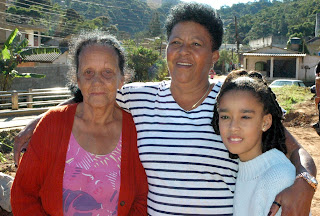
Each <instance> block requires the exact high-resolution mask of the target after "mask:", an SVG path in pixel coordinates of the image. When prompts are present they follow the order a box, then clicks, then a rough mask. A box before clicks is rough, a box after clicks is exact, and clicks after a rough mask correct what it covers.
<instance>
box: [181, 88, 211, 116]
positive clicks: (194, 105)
mask: <svg viewBox="0 0 320 216" xmlns="http://www.w3.org/2000/svg"><path fill="white" fill-rule="evenodd" d="M210 86H211V84H210V83H209V86H208V89H207V91H206V92H205V93H204V95H202V97H201V98H200V99H199V100H198V101H197V102H196V103H195V104H193V106H192V107H191V109H189V110H187V111H190V110H192V109H194V108H195V107H196V106H197V105H198V104H199V102H200V101H201V100H202V99H203V98H204V96H206V94H207V93H208V91H209V89H210Z"/></svg>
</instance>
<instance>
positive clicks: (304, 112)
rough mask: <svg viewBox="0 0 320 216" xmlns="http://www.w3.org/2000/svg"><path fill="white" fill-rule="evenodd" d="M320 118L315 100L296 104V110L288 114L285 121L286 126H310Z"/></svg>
mask: <svg viewBox="0 0 320 216" xmlns="http://www.w3.org/2000/svg"><path fill="white" fill-rule="evenodd" d="M318 120H319V114H318V112H317V109H316V105H315V103H314V101H313V100H310V101H306V102H304V103H300V104H297V105H295V106H294V111H293V112H290V113H288V114H286V116H285V119H284V121H283V125H284V126H285V127H304V128H309V127H311V125H312V124H314V123H316V122H317V121H318Z"/></svg>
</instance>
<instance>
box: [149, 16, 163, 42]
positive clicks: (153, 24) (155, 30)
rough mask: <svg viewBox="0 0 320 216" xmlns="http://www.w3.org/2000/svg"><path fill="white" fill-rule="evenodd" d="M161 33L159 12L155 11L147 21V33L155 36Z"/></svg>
mask: <svg viewBox="0 0 320 216" xmlns="http://www.w3.org/2000/svg"><path fill="white" fill-rule="evenodd" d="M160 34H161V23H160V18H159V13H158V12H155V13H153V15H152V19H151V21H150V23H149V35H150V36H151V37H157V36H159V35H160Z"/></svg>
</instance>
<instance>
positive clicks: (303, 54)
mask: <svg viewBox="0 0 320 216" xmlns="http://www.w3.org/2000/svg"><path fill="white" fill-rule="evenodd" d="M243 55H244V56H270V57H272V56H274V57H299V56H306V54H305V53H302V54H295V53H243Z"/></svg>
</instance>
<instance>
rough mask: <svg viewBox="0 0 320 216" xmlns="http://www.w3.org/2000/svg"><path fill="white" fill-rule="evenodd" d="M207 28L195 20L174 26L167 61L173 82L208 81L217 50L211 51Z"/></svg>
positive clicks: (217, 56) (216, 57)
mask: <svg viewBox="0 0 320 216" xmlns="http://www.w3.org/2000/svg"><path fill="white" fill-rule="evenodd" d="M212 43H213V42H212V40H211V37H210V34H209V32H208V30H207V29H206V28H205V27H203V26H202V25H200V24H198V23H195V22H180V23H178V24H176V25H175V26H174V28H173V29H172V32H171V35H170V37H169V41H168V47H167V61H168V68H169V71H170V74H171V78H172V81H173V82H179V83H188V82H196V83H199V82H206V83H207V82H208V73H209V70H210V68H211V67H212V63H213V62H216V61H217V60H218V59H219V51H212V49H211V48H212Z"/></svg>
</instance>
